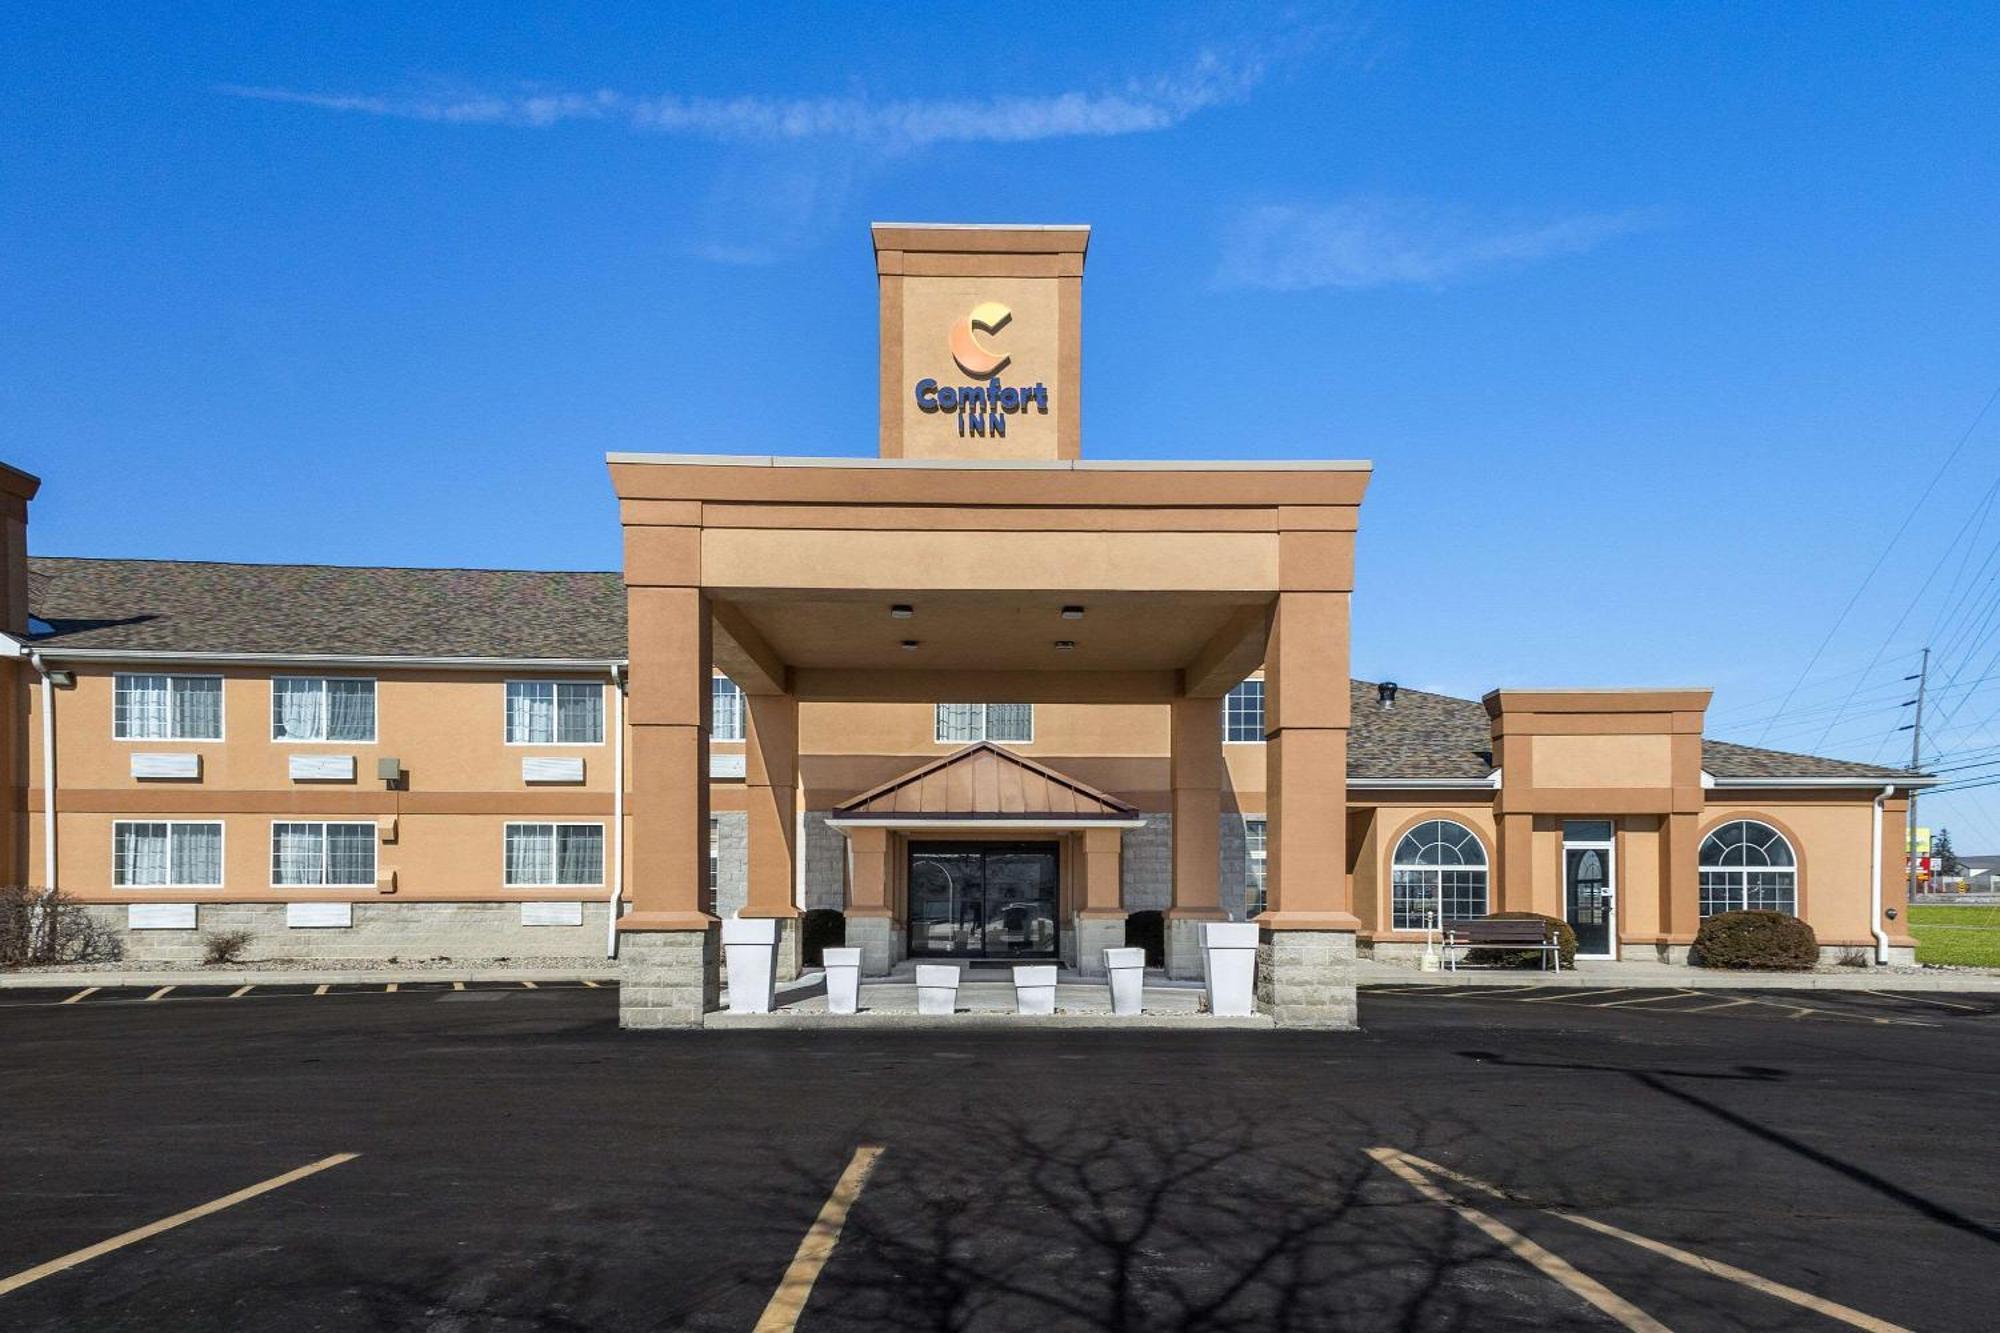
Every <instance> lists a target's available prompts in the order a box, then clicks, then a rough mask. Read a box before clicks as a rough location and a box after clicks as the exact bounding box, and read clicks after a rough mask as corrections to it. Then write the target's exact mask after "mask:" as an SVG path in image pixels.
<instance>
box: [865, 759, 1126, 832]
mask: <svg viewBox="0 0 2000 1333" xmlns="http://www.w3.org/2000/svg"><path fill="white" fill-rule="evenodd" d="M1138 814H1139V811H1138V809H1137V808H1136V807H1134V806H1130V805H1127V804H1125V802H1123V801H1121V800H1119V799H1118V798H1117V797H1115V796H1110V795H1107V794H1105V793H1104V792H1101V791H1099V790H1097V789H1096V788H1095V787H1092V786H1089V785H1087V784H1085V783H1082V782H1078V781H1077V780H1076V779H1075V778H1071V777H1066V776H1064V775H1063V774H1061V773H1058V772H1056V770H1054V769H1053V768H1049V767H1047V766H1045V765H1042V764H1038V763H1036V762H1035V761H1034V760H1032V759H1024V758H1023V757H1021V756H1020V755H1018V754H1015V753H1014V752H1013V751H1012V750H1007V749H1003V748H1002V747H1000V746H998V745H994V744H992V743H991V742H990V741H980V742H978V743H977V744H974V745H968V746H966V747H965V748H964V749H963V750H959V751H957V752H955V753H953V754H948V755H945V756H944V757H943V758H941V759H934V760H932V761H931V762H930V763H927V764H922V765H919V766H918V767H916V768H913V769H911V770H910V771H909V772H907V773H905V774H903V775H902V776H901V777H899V778H893V779H891V780H890V781H888V782H885V783H883V784H882V785H881V786H879V787H873V788H870V789H869V790H867V791H864V792H862V793H861V794H860V795H858V796H855V797H852V798H851V799H849V800H847V801H844V802H842V803H841V804H840V805H838V806H835V807H834V810H833V818H834V820H835V821H843V820H869V821H871V822H872V821H876V820H884V819H894V820H910V821H912V822H923V821H929V820H945V819H949V820H963V819H973V820H977V819H996V820H1026V819H1049V820H1062V821H1071V820H1119V821H1131V820H1134V819H1136V818H1137V817H1138Z"/></svg>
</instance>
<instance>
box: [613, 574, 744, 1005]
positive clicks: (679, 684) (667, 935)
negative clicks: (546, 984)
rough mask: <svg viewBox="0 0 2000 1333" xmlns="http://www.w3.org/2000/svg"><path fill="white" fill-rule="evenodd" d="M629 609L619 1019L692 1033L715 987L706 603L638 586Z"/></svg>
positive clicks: (687, 590) (689, 593) (686, 591)
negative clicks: (626, 869) (627, 817)
mask: <svg viewBox="0 0 2000 1333" xmlns="http://www.w3.org/2000/svg"><path fill="white" fill-rule="evenodd" d="M636 568H637V562H633V561H629V560H628V569H636ZM671 573H672V570H671V568H667V569H661V570H659V571H658V572H657V573H654V574H653V575H652V576H654V577H660V576H670V575H671ZM628 577H631V574H629V573H628ZM628 611H629V621H630V625H631V644H632V668H631V693H630V701H629V704H628V712H627V719H628V725H629V726H630V728H631V732H630V745H631V783H632V788H631V801H630V803H629V804H630V809H631V842H630V846H629V848H628V850H627V853H626V856H627V861H628V864H629V866H630V878H631V901H632V910H631V911H630V912H628V913H626V914H625V915H624V916H623V917H621V918H619V921H618V930H619V950H618V953H619V970H620V974H621V980H620V984H619V991H618V1021H619V1023H620V1025H621V1026H624V1027H628V1028H659V1027H699V1026H700V1025H701V1021H702V1015H703V1013H705V1012H706V1011H707V1010H709V1009H713V1008H715V1007H716V1004H717V1002H718V999H719V994H718V991H719V980H720V969H719V962H720V959H719V956H718V953H719V948H720V942H719V940H718V938H717V929H716V920H715V917H714V916H712V915H711V914H710V913H709V912H708V911H707V910H706V905H705V898H706V894H707V889H708V700H709V684H708V681H709V671H710V667H709V662H710V656H709V631H708V614H709V613H708V599H707V598H706V597H705V596H703V595H702V593H701V590H700V589H699V588H697V587H693V586H679V587H639V586H635V587H632V588H631V589H630V590H629V594H628Z"/></svg>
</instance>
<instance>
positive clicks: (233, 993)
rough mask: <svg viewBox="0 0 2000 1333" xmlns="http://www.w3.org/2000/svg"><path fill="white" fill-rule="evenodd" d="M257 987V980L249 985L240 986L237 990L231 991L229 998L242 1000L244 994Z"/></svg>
mask: <svg viewBox="0 0 2000 1333" xmlns="http://www.w3.org/2000/svg"><path fill="white" fill-rule="evenodd" d="M256 989H257V985H256V983H255V982H252V983H251V984H250V985H248V986H238V987H237V988H236V989H235V990H233V991H231V992H229V998H230V999H232V1000H240V999H242V998H243V997H244V996H246V995H248V994H249V993H250V992H251V991H253V990H256Z"/></svg>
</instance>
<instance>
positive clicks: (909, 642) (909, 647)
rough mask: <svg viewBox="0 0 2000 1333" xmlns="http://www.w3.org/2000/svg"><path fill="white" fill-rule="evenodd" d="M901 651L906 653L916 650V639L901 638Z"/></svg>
mask: <svg viewBox="0 0 2000 1333" xmlns="http://www.w3.org/2000/svg"><path fill="white" fill-rule="evenodd" d="M903 651H904V652H906V653H914V652H915V651H917V641H916V640H915V639H905V640H903Z"/></svg>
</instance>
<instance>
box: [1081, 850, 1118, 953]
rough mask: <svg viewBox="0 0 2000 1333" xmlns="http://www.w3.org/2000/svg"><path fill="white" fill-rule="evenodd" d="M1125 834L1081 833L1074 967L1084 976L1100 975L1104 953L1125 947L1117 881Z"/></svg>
mask: <svg viewBox="0 0 2000 1333" xmlns="http://www.w3.org/2000/svg"><path fill="white" fill-rule="evenodd" d="M1124 849H1125V833H1124V830H1122V829H1115V828H1094V829H1085V830H1084V832H1083V854H1082V855H1081V856H1079V857H1078V858H1077V863H1078V864H1079V865H1080V866H1081V867H1082V870H1083V893H1082V895H1081V896H1080V897H1079V899H1078V901H1077V908H1076V924H1075V927H1074V929H1075V931H1076V966H1077V971H1079V972H1081V973H1083V975H1085V976H1087V977H1101V976H1103V975H1104V974H1105V973H1104V951H1105V950H1106V949H1118V948H1123V947H1124V944H1125V907H1124V896H1123V894H1122V893H1121V891H1120V883H1119V881H1120V878H1121V877H1122V875H1123V873H1124V859H1125V857H1124Z"/></svg>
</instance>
